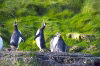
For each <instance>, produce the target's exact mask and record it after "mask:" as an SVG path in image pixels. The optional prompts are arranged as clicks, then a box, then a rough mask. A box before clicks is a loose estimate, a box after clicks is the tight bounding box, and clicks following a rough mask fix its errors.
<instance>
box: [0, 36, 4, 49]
mask: <svg viewBox="0 0 100 66" xmlns="http://www.w3.org/2000/svg"><path fill="white" fill-rule="evenodd" d="M2 48H3V39H2V37H0V51H1V50H2Z"/></svg>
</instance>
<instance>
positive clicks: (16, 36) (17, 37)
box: [10, 22, 25, 50]
mask: <svg viewBox="0 0 100 66" xmlns="http://www.w3.org/2000/svg"><path fill="white" fill-rule="evenodd" d="M21 41H25V39H24V37H23V36H22V34H21V32H20V31H19V30H18V27H17V22H14V32H13V34H12V36H11V40H10V47H11V50H17V49H18V46H19V44H20V42H21Z"/></svg>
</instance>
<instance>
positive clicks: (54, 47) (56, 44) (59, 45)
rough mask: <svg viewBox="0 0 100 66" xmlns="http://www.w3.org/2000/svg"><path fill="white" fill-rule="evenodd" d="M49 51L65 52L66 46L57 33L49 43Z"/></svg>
mask: <svg viewBox="0 0 100 66" xmlns="http://www.w3.org/2000/svg"><path fill="white" fill-rule="evenodd" d="M50 50H51V52H66V44H65V42H64V40H63V39H62V37H61V34H60V33H58V32H57V33H56V36H54V37H53V38H52V40H51V41H50Z"/></svg>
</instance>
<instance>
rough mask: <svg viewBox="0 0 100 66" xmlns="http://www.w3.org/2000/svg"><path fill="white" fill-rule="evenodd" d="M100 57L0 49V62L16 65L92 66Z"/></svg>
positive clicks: (99, 61) (97, 62) (11, 65)
mask: <svg viewBox="0 0 100 66" xmlns="http://www.w3.org/2000/svg"><path fill="white" fill-rule="evenodd" d="M99 63H100V57H95V56H92V55H90V54H83V53H52V52H30V51H1V52H0V64H2V65H10V66H14V65H18V66H24V65H25V66H26V65H27V66H94V65H95V64H97V65H99Z"/></svg>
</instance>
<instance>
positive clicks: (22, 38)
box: [19, 34, 25, 42]
mask: <svg viewBox="0 0 100 66" xmlns="http://www.w3.org/2000/svg"><path fill="white" fill-rule="evenodd" d="M19 36H20V37H21V40H22V41H24V42H25V38H24V37H23V36H22V35H21V34H19Z"/></svg>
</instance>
